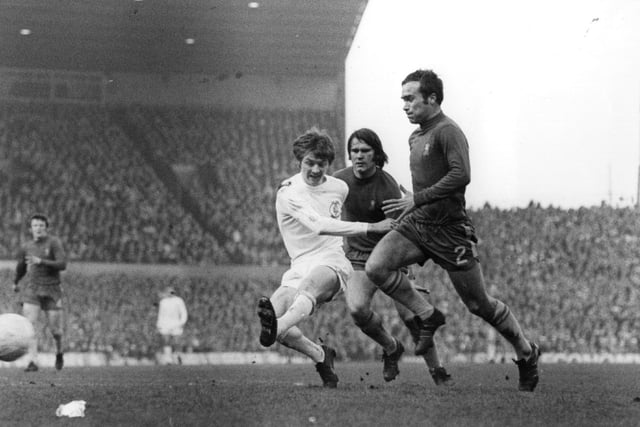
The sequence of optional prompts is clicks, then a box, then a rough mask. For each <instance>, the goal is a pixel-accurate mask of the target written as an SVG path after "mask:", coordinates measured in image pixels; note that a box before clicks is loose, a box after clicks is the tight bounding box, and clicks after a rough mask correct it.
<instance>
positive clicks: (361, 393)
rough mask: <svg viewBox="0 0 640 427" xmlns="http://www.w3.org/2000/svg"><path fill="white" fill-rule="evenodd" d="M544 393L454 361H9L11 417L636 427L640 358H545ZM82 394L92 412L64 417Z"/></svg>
mask: <svg viewBox="0 0 640 427" xmlns="http://www.w3.org/2000/svg"><path fill="white" fill-rule="evenodd" d="M541 368H542V372H541V381H540V384H539V385H538V388H537V389H536V391H535V392H534V393H522V392H518V391H517V378H518V373H517V368H516V367H515V365H513V364H504V365H501V364H500V365H475V364H474V365H451V366H448V369H449V371H450V373H451V374H452V375H453V378H454V381H455V382H454V384H453V385H450V386H440V387H436V386H435V385H434V384H433V382H432V381H431V378H430V377H429V376H428V373H427V372H426V368H425V367H424V365H422V364H419V363H401V366H400V369H401V373H400V377H399V378H398V379H397V380H395V381H393V382H390V383H385V382H384V381H383V380H382V374H381V369H382V364H381V363H340V362H338V363H337V364H336V369H337V371H338V375H339V376H340V383H339V385H338V388H337V389H324V388H323V387H321V385H320V384H321V382H320V379H319V377H318V375H317V374H316V372H315V370H314V367H313V365H312V364H298V365H276V366H273V365H232V366H150V367H104V368H65V369H63V370H62V371H60V372H58V371H55V370H54V369H53V368H41V370H40V371H39V372H35V373H25V372H22V370H21V369H14V368H5V369H1V370H0V425H1V426H66V425H73V426H532V425H533V426H556V425H563V426H569V425H570V426H637V425H640V366H637V365H562V364H554V365H544V364H543V365H542V366H541ZM71 400H85V401H87V408H86V413H85V417H84V418H58V417H56V415H55V410H56V408H57V407H58V405H60V404H61V403H67V402H69V401H71Z"/></svg>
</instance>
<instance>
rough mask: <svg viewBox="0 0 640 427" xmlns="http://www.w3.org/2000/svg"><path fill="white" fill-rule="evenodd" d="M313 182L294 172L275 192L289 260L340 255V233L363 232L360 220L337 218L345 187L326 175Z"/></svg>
mask: <svg viewBox="0 0 640 427" xmlns="http://www.w3.org/2000/svg"><path fill="white" fill-rule="evenodd" d="M326 178H327V179H326V181H325V182H323V183H322V184H320V185H317V186H311V185H308V184H307V183H305V182H304V180H303V178H302V176H301V175H300V174H299V173H298V174H296V175H294V176H292V177H291V178H289V179H286V180H285V181H283V183H282V184H281V186H280V188H279V189H278V194H277V196H276V215H277V220H278V227H279V229H280V234H281V235H282V240H283V241H284V245H285V247H286V249H287V252H288V253H289V257H290V258H291V264H292V265H293V264H296V263H299V262H305V261H310V260H311V259H313V260H320V259H331V258H332V257H342V258H344V256H345V255H344V251H343V249H342V237H341V236H351V235H356V234H363V233H366V232H367V227H368V224H367V223H364V222H346V221H340V220H339V219H338V218H340V214H341V213H342V205H343V204H344V201H345V199H346V198H347V194H348V193H349V187H348V186H347V184H346V183H345V182H344V181H342V180H340V179H337V178H334V177H332V176H329V175H327V176H326Z"/></svg>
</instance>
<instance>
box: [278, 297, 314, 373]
mask: <svg viewBox="0 0 640 427" xmlns="http://www.w3.org/2000/svg"><path fill="white" fill-rule="evenodd" d="M297 293H298V290H297V289H296V288H293V287H289V286H281V287H279V288H278V289H276V291H275V292H274V293H273V295H271V298H270V301H271V303H272V305H273V309H274V315H275V316H276V318H277V317H279V316H282V315H283V314H284V313H285V312H286V311H287V309H288V308H289V306H291V304H292V303H293V300H294V299H295V297H296V294H297ZM278 342H279V343H280V344H282V345H284V346H285V347H288V348H291V349H293V350H296V351H297V352H299V353H302V354H304V355H306V356H307V357H309V358H310V359H312V360H313V361H314V362H316V363H318V362H322V360H323V359H324V350H323V349H322V347H321V346H320V345H318V344H316V343H314V342H313V341H311V340H310V339H309V338H307V337H305V336H304V335H303V334H302V331H300V329H299V328H298V327H297V326H293V327H291V328H289V330H288V331H287V332H286V333H285V334H283V335H282V336H281V337H279V338H278Z"/></svg>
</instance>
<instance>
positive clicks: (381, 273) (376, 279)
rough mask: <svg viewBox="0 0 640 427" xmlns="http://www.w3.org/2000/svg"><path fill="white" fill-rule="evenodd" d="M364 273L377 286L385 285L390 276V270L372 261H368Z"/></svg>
mask: <svg viewBox="0 0 640 427" xmlns="http://www.w3.org/2000/svg"><path fill="white" fill-rule="evenodd" d="M364 271H365V273H366V274H367V277H368V278H369V280H371V281H372V282H373V283H375V284H376V285H380V284H382V283H384V282H385V281H386V280H387V278H388V276H389V270H388V269H386V268H384V266H383V265H381V264H379V263H376V262H371V260H369V261H367V263H366V264H365V266H364Z"/></svg>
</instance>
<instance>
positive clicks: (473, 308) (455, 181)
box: [365, 70, 540, 391]
mask: <svg viewBox="0 0 640 427" xmlns="http://www.w3.org/2000/svg"><path fill="white" fill-rule="evenodd" d="M442 99H443V87H442V80H441V79H440V78H439V77H438V76H437V75H436V73H434V72H433V71H431V70H417V71H415V72H413V73H411V74H409V75H407V77H406V78H405V79H404V80H403V82H402V100H403V102H404V107H403V109H404V112H405V113H406V115H407V118H408V119H409V121H410V122H411V123H414V124H417V125H419V128H418V129H416V130H415V131H413V133H412V134H411V136H410V137H409V146H410V155H409V166H410V169H411V180H412V182H413V192H414V194H406V195H405V196H404V197H402V198H396V199H391V200H387V201H385V202H384V207H383V210H384V212H385V213H387V214H393V213H400V215H401V218H402V220H401V221H400V223H399V224H398V226H397V227H396V228H394V230H393V231H391V232H390V233H388V234H387V235H385V236H384V237H383V238H382V239H381V240H380V242H379V243H378V244H377V245H376V247H375V249H374V250H373V252H372V253H371V256H370V257H369V260H368V261H367V264H366V267H365V269H366V272H367V275H368V276H369V278H370V279H371V280H372V281H373V282H374V283H375V284H376V285H378V286H379V287H380V288H381V289H384V288H386V287H390V286H395V287H398V288H408V287H411V283H410V282H409V280H407V279H406V278H404V277H403V276H401V275H399V274H398V273H397V270H398V269H399V268H402V267H404V266H408V265H411V264H415V263H418V264H421V265H422V264H424V263H425V262H426V261H427V260H429V259H432V260H433V261H434V262H435V263H436V264H438V265H439V266H441V267H442V268H444V269H445V270H446V271H447V274H448V275H449V278H450V279H451V282H452V283H453V286H454V288H455V289H456V291H457V292H458V295H459V296H460V298H461V299H462V301H463V302H464V304H465V305H466V306H467V308H468V309H469V311H470V312H471V313H473V314H475V315H477V316H479V317H481V318H482V319H484V320H485V321H486V322H487V323H489V324H490V325H491V326H493V327H494V328H495V329H496V330H497V331H498V332H499V333H500V334H501V335H502V336H503V337H504V338H505V339H506V340H507V341H508V342H509V343H511V345H512V346H513V348H514V350H515V353H516V357H517V360H514V361H515V363H516V364H517V366H518V370H519V374H520V379H519V386H518V387H519V389H520V390H521V391H533V390H534V389H535V387H536V385H537V384H538V358H539V355H540V351H539V349H538V346H537V345H536V344H533V343H530V342H529V341H528V340H527V338H526V337H525V335H524V332H523V331H522V328H521V327H520V324H519V323H518V321H517V320H516V318H515V316H514V315H513V313H511V310H510V309H509V307H508V306H507V305H506V304H504V303H503V302H502V301H499V300H497V299H495V298H493V297H491V296H489V294H488V293H487V290H486V287H485V283H484V278H483V275H482V269H481V267H480V263H479V260H478V256H477V251H476V243H477V238H476V235H475V230H474V227H473V224H472V223H471V220H470V219H469V217H468V216H467V212H466V207H465V190H466V186H467V185H468V184H469V182H470V181H471V174H470V162H469V145H468V143H467V139H466V137H465V135H464V134H463V132H462V130H461V129H460V127H459V126H458V125H457V124H456V123H455V122H454V121H453V120H451V119H450V118H449V117H447V116H445V115H444V113H443V112H442V110H441V107H440V105H441V103H442ZM401 302H402V301H401ZM430 322H431V319H428V320H427V323H430Z"/></svg>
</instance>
